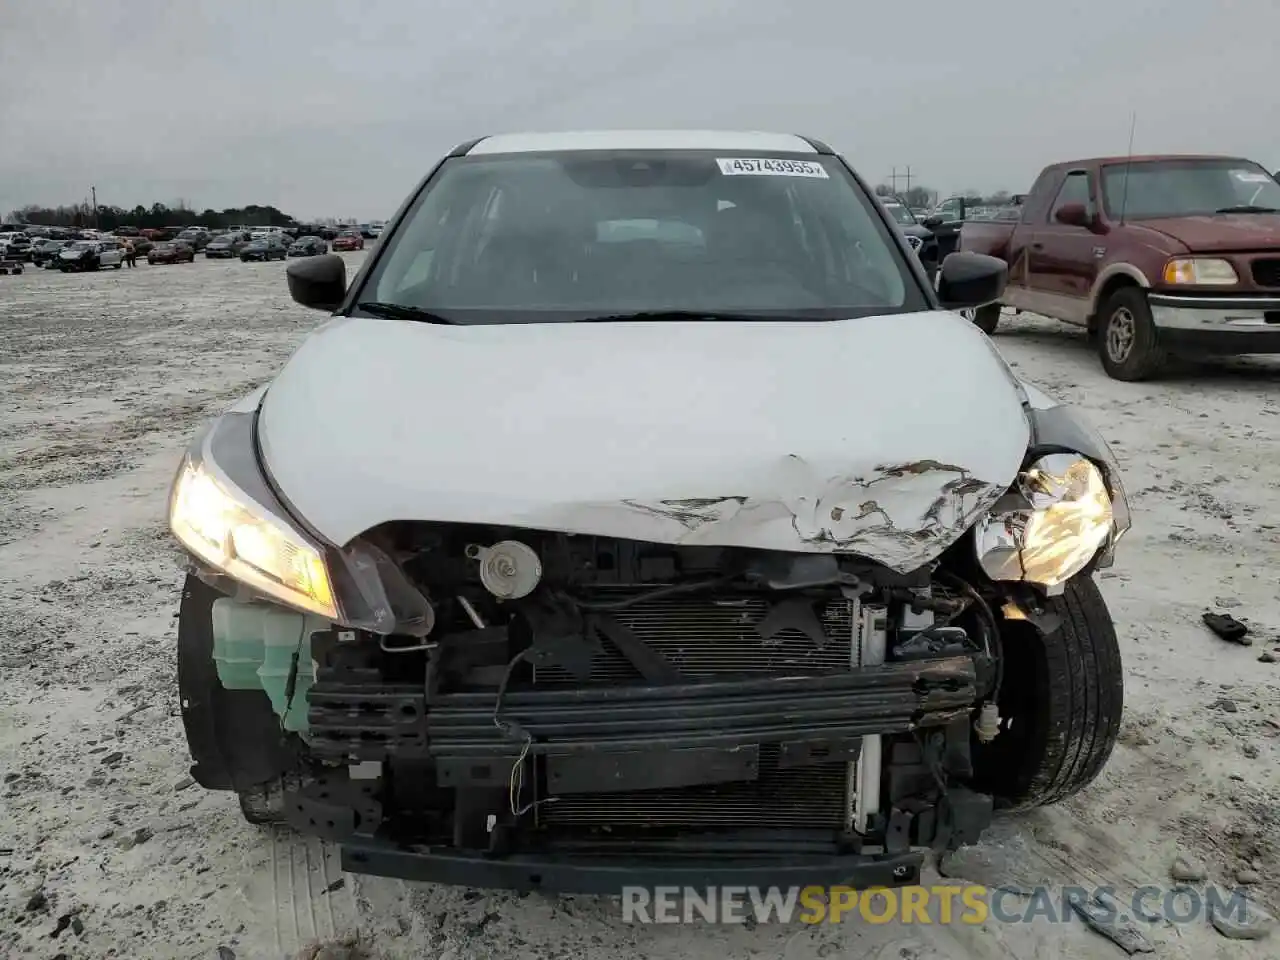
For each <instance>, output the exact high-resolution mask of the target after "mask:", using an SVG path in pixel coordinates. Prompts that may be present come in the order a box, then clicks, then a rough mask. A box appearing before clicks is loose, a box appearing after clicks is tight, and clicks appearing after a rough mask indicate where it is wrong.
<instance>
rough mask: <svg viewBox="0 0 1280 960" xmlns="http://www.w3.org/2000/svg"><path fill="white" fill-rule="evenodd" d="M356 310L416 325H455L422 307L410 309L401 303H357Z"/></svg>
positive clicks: (446, 318) (454, 322)
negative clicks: (407, 321) (412, 322)
mask: <svg viewBox="0 0 1280 960" xmlns="http://www.w3.org/2000/svg"><path fill="white" fill-rule="evenodd" d="M356 309H358V310H363V311H364V312H365V313H372V314H373V315H374V316H375V317H385V318H387V319H388V320H413V321H415V322H416V323H443V324H448V325H450V326H452V325H454V324H456V323H457V321H456V320H450V319H449V318H448V317H442V316H441V315H440V314H438V313H432V312H431V311H430V310H424V309H422V307H410V306H406V305H405V304H403V303H378V302H376V301H370V302H368V303H357V304H356Z"/></svg>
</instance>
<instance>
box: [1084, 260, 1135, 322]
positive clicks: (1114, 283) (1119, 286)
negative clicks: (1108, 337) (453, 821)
mask: <svg viewBox="0 0 1280 960" xmlns="http://www.w3.org/2000/svg"><path fill="white" fill-rule="evenodd" d="M1141 286H1142V284H1140V283H1138V281H1137V280H1135V279H1133V277H1131V276H1129V275H1128V274H1127V273H1117V274H1116V275H1115V276H1114V277H1111V278H1110V279H1109V280H1108V281H1107V282H1106V283H1104V284H1103V285H1102V289H1101V290H1099V291H1098V299H1097V300H1095V301H1094V302H1093V312H1092V313H1090V314H1089V329H1090V330H1095V329H1097V326H1098V311H1099V310H1101V309H1102V305H1103V304H1104V303H1106V302H1107V301H1108V300H1109V299H1111V295H1112V294H1113V293H1115V292H1116V291H1117V290H1123V289H1124V288H1125V287H1141Z"/></svg>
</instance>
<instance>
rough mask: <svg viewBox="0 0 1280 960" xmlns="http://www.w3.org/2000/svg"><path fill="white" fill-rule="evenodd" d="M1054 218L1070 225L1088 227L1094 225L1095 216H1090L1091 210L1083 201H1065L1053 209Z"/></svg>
mask: <svg viewBox="0 0 1280 960" xmlns="http://www.w3.org/2000/svg"><path fill="white" fill-rule="evenodd" d="M1053 219H1055V220H1057V221H1058V222H1059V223H1062V224H1066V225H1067V226H1068V227H1084V228H1086V229H1088V228H1090V227H1092V226H1093V218H1092V217H1090V216H1089V210H1088V208H1087V207H1086V206H1085V205H1084V204H1083V203H1064V204H1063V205H1062V206H1060V207H1059V208H1058V209H1057V210H1055V211H1053Z"/></svg>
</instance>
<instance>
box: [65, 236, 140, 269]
mask: <svg viewBox="0 0 1280 960" xmlns="http://www.w3.org/2000/svg"><path fill="white" fill-rule="evenodd" d="M123 263H124V247H123V246H122V245H121V243H120V241H118V240H77V241H76V242H75V243H73V244H71V245H70V246H68V247H66V248H65V249H64V250H63V251H62V252H61V253H59V254H58V269H59V270H62V271H64V272H67V271H72V270H101V269H102V268H104V267H114V268H115V269H116V270H119V269H120V266H121V264H123Z"/></svg>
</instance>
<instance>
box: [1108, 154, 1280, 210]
mask: <svg viewBox="0 0 1280 960" xmlns="http://www.w3.org/2000/svg"><path fill="white" fill-rule="evenodd" d="M1126 180H1127V181H1128V189H1127V190H1126V188H1125V182H1126ZM1102 190H1103V200H1104V202H1105V204H1106V208H1107V215H1108V216H1109V217H1111V218H1112V219H1115V220H1119V219H1120V216H1121V211H1123V215H1124V218H1125V219H1126V220H1152V219H1158V218H1160V217H1194V216H1204V215H1207V214H1214V213H1224V212H1232V211H1236V208H1245V209H1242V210H1239V211H1238V212H1241V213H1247V212H1250V210H1251V209H1252V208H1264V209H1263V210H1253V212H1266V211H1280V184H1277V183H1276V181H1275V178H1274V177H1273V176H1271V174H1269V173H1267V171H1266V170H1264V169H1262V167H1260V166H1258V165H1257V164H1256V163H1251V162H1250V161H1248V160H1230V159H1225V158H1224V159H1216V158H1210V159H1205V160H1197V159H1189V160H1158V161H1142V162H1139V163H1133V164H1113V165H1108V166H1105V167H1103V168H1102Z"/></svg>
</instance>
